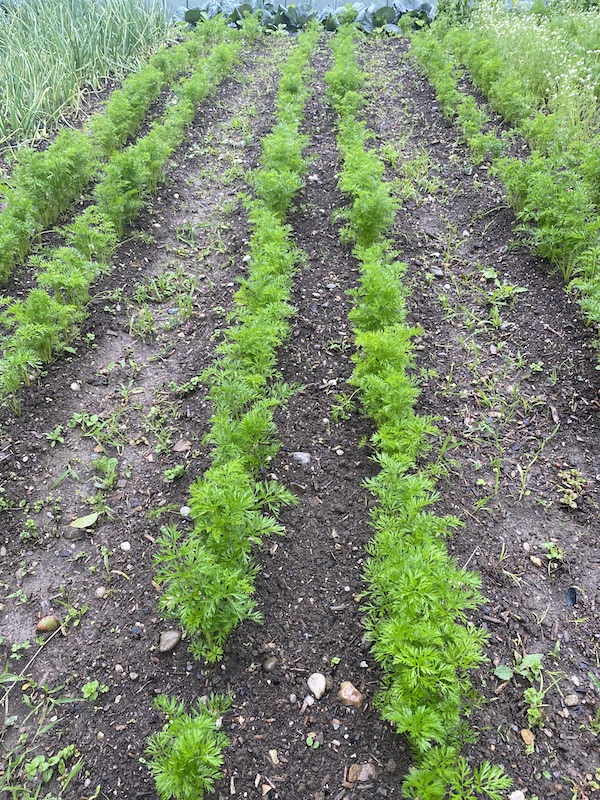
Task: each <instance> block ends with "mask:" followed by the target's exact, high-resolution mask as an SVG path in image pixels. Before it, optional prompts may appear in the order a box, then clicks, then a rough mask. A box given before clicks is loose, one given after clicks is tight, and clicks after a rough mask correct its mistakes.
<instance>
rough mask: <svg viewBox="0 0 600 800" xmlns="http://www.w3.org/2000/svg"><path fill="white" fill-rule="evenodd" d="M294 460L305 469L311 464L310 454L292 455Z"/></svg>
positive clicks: (297, 453)
mask: <svg viewBox="0 0 600 800" xmlns="http://www.w3.org/2000/svg"><path fill="white" fill-rule="evenodd" d="M292 458H293V459H294V461H297V462H298V464H301V465H302V466H303V467H307V466H308V465H309V464H310V453H302V452H300V451H298V452H296V453H292Z"/></svg>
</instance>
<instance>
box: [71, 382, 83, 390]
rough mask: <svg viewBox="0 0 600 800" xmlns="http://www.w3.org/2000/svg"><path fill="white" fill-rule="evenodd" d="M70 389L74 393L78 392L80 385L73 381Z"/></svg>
mask: <svg viewBox="0 0 600 800" xmlns="http://www.w3.org/2000/svg"><path fill="white" fill-rule="evenodd" d="M71 389H72V390H73V391H74V392H79V391H80V390H81V385H80V384H79V383H77V381H73V383H72V384H71Z"/></svg>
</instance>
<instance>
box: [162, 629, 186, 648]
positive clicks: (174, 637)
mask: <svg viewBox="0 0 600 800" xmlns="http://www.w3.org/2000/svg"><path fill="white" fill-rule="evenodd" d="M180 641H181V631H163V632H162V633H161V635H160V640H159V642H158V652H159V653H170V652H171V651H172V650H175V648H176V647H177V645H178V644H179V642H180Z"/></svg>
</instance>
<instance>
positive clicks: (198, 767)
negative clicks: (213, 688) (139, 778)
mask: <svg viewBox="0 0 600 800" xmlns="http://www.w3.org/2000/svg"><path fill="white" fill-rule="evenodd" d="M205 700H206V702H203V701H202V700H198V702H197V703H196V706H195V707H194V708H193V709H192V710H191V712H186V711H185V706H184V705H183V703H179V702H177V700H175V699H173V698H169V697H167V696H166V695H164V694H161V695H158V697H157V698H156V700H155V701H154V705H155V707H156V708H157V709H158V710H159V711H162V712H164V713H165V714H166V715H167V722H166V724H165V725H164V727H163V729H162V730H161V731H159V732H158V733H154V734H153V735H152V736H151V737H150V739H149V740H148V745H147V747H146V751H145V752H146V756H147V760H146V759H144V761H145V763H146V764H148V766H149V767H150V771H151V772H152V774H153V776H154V778H155V782H156V791H157V794H158V796H159V798H160V800H171V798H175V800H202V798H203V797H204V793H205V792H210V791H211V790H212V788H213V785H214V782H215V781H216V780H217V779H218V778H220V777H221V771H220V770H221V766H222V764H223V755H222V751H223V749H224V748H225V747H227V745H228V744H229V739H228V738H227V736H226V735H225V734H224V733H223V731H221V730H220V720H221V717H222V715H223V714H224V713H225V712H226V711H227V709H228V708H229V706H230V705H231V702H230V701H229V700H228V698H225V697H219V696H217V695H211V696H210V697H208V698H205Z"/></svg>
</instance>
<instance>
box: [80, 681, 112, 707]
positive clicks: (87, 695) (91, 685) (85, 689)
mask: <svg viewBox="0 0 600 800" xmlns="http://www.w3.org/2000/svg"><path fill="white" fill-rule="evenodd" d="M108 691H109V687H108V686H106V685H105V684H102V683H100V682H99V681H96V680H93V681H88V682H87V683H84V684H83V686H82V687H81V694H82V698H83V700H89V701H90V702H92V703H95V702H96V700H97V699H98V697H99V696H100V695H101V694H106V692H108Z"/></svg>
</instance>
